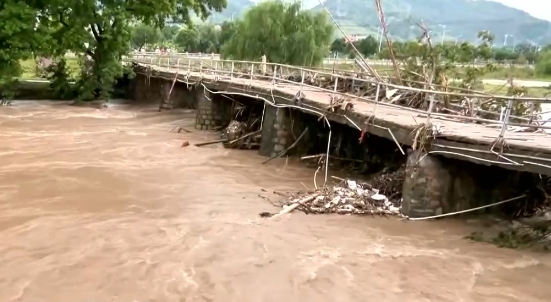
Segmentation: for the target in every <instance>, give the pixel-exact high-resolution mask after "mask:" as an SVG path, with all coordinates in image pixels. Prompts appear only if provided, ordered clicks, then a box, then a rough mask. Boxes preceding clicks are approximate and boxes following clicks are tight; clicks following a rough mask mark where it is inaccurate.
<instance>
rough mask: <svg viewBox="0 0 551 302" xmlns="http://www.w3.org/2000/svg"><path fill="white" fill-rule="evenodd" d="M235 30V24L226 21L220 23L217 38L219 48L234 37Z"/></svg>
mask: <svg viewBox="0 0 551 302" xmlns="http://www.w3.org/2000/svg"><path fill="white" fill-rule="evenodd" d="M235 28H236V24H235V22H228V21H226V22H223V23H222V25H221V26H220V34H219V37H218V43H219V44H220V46H222V45H224V44H225V43H227V42H228V41H230V40H231V39H232V38H233V37H234V35H235Z"/></svg>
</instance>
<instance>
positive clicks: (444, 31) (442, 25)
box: [438, 24, 446, 45]
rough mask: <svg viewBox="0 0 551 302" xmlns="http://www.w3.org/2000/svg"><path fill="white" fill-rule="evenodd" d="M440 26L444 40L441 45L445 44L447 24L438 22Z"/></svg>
mask: <svg viewBox="0 0 551 302" xmlns="http://www.w3.org/2000/svg"><path fill="white" fill-rule="evenodd" d="M438 26H440V27H442V42H441V43H440V45H444V39H445V38H446V24H438Z"/></svg>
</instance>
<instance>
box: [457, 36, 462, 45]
mask: <svg viewBox="0 0 551 302" xmlns="http://www.w3.org/2000/svg"><path fill="white" fill-rule="evenodd" d="M461 37H463V36H459V37H456V38H455V45H457V42H458V41H459V38H461Z"/></svg>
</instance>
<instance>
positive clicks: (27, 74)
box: [19, 57, 80, 80]
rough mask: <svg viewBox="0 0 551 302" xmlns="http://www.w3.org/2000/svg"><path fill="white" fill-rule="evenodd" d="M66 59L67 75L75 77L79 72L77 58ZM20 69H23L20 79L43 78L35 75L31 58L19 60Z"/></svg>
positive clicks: (34, 66)
mask: <svg viewBox="0 0 551 302" xmlns="http://www.w3.org/2000/svg"><path fill="white" fill-rule="evenodd" d="M65 60H66V61H67V68H68V69H69V75H70V77H71V78H73V79H74V78H77V77H78V75H79V74H80V66H79V63H78V58H74V57H73V58H71V57H68V58H65ZM20 63H21V69H22V70H23V73H22V74H21V77H20V78H19V79H20V80H40V79H44V78H41V77H39V76H38V75H37V70H36V62H35V61H34V60H32V59H30V60H22V61H21V62H20Z"/></svg>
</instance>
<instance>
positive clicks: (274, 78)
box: [272, 65, 277, 85]
mask: <svg viewBox="0 0 551 302" xmlns="http://www.w3.org/2000/svg"><path fill="white" fill-rule="evenodd" d="M276 78H277V65H275V66H274V74H273V75H272V84H273V85H275V83H276Z"/></svg>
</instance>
